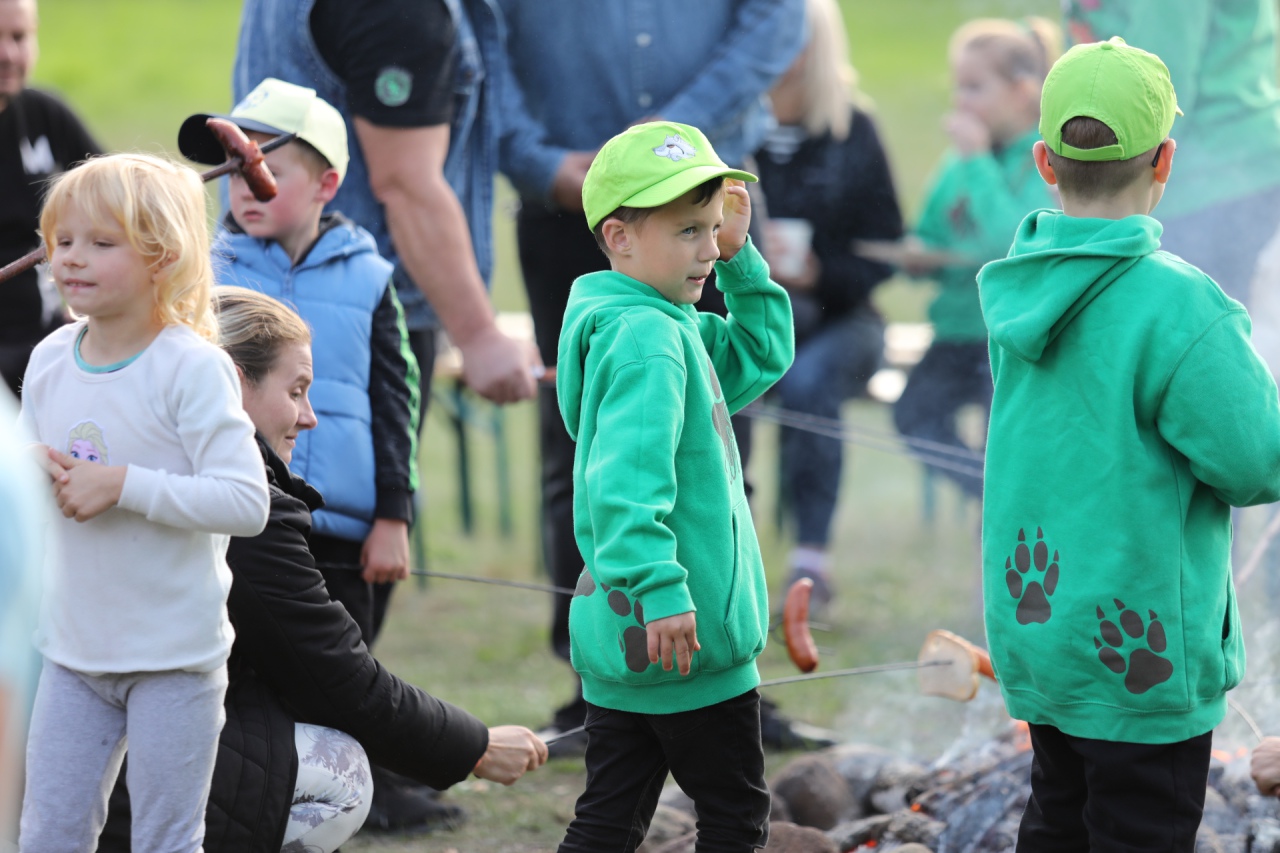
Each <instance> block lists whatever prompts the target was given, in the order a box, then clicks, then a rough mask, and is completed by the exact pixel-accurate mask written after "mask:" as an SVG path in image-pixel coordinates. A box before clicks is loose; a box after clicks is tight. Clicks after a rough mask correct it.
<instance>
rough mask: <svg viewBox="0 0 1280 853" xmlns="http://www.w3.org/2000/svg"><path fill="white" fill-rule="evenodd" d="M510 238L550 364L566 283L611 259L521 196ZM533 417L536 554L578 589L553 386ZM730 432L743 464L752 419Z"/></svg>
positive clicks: (563, 601) (566, 444)
mask: <svg viewBox="0 0 1280 853" xmlns="http://www.w3.org/2000/svg"><path fill="white" fill-rule="evenodd" d="M516 239H517V242H518V245H519V252H520V268H521V271H522V272H523V273H524V286H525V290H526V291H527V292H528V296H529V313H530V314H531V315H532V317H533V334H534V339H535V340H536V341H537V344H538V352H539V354H541V356H542V362H543V364H546V365H547V366H548V367H549V366H551V365H553V364H555V363H556V349H557V347H558V345H559V342H560V327H561V325H562V323H563V321H564V309H565V305H566V304H567V303H568V301H569V287H570V286H571V285H572V284H573V281H574V279H576V278H578V277H579V276H583V275H586V274H587V273H591V272H599V271H600V270H607V269H609V259H608V258H606V257H605V255H604V253H603V252H601V251H600V247H599V246H597V245H596V241H595V237H593V236H592V235H591V232H590V231H588V230H587V227H586V224H585V223H584V222H583V219H582V214H581V213H575V214H566V213H558V212H553V211H550V210H548V209H546V208H545V207H543V206H542V205H539V204H537V203H534V202H528V201H526V202H525V203H524V204H523V205H522V206H521V208H520V214H519V216H517V218H516ZM708 284H710V282H708ZM703 293H704V297H703V300H702V301H701V302H699V303H698V308H699V310H703V311H715V312H716V313H718V314H723V313H724V299H723V296H722V295H721V294H720V292H719V291H718V290H716V289H715V288H714V287H711V286H708V287H706V288H704V289H703ZM538 415H539V417H538V427H539V432H538V435H539V443H540V447H541V450H542V559H543V564H544V565H545V566H546V569H547V572H548V574H550V576H551V580H552V582H553V583H554V584H555V585H556V586H563V587H568V588H570V589H572V588H573V587H575V586H577V583H578V576H579V575H580V574H581V573H582V568H583V560H582V554H581V553H580V552H579V551H578V543H577V540H576V539H575V538H574V535H573V453H574V443H573V439H572V438H570V437H569V432H568V430H567V429H566V428H565V425H564V420H563V419H562V418H561V417H560V410H559V408H558V407H557V405H556V390H555V388H554V387H551V386H543V387H542V388H541V389H539V394H538ZM733 430H734V434H735V435H736V436H737V438H738V454H739V455H740V456H741V457H742V467H743V469H745V468H746V467H747V461H748V458H749V456H750V453H751V422H750V421H748V420H747V419H746V418H743V417H735V418H734V419H733ZM553 597H554V598H555V603H554V604H553V605H552V614H551V648H552V649H553V650H554V651H555V653H556V655H558V656H559V657H561V658H563V659H564V660H565V661H568V660H569V596H567V595H557V596H553ZM562 710H564V711H565V712H566V713H565V714H559V713H557V719H556V724H557V725H563V726H574V725H581V724H582V719H581V718H580V716H579V718H578V719H573V715H575V714H576V715H581V714H583V713H585V710H586V705H585V704H583V703H582V701H581V687H579V693H578V698H577V699H575V700H574V701H573V702H570V703H569V705H568V706H566V707H565V708H564V709H562Z"/></svg>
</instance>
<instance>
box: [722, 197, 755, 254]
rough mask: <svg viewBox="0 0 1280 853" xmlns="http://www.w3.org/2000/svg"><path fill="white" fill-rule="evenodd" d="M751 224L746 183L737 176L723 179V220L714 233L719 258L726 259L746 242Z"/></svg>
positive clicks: (749, 202)
mask: <svg viewBox="0 0 1280 853" xmlns="http://www.w3.org/2000/svg"><path fill="white" fill-rule="evenodd" d="M750 226H751V196H749V195H747V184H746V182H745V181H741V180H739V179H737V178H725V179H724V222H723V223H722V224H721V225H720V230H719V231H718V232H717V233H716V245H717V246H718V247H719V249H720V260H722V261H728V260H731V259H732V258H733V256H734V255H736V254H738V250H739V249H741V248H742V247H743V246H745V245H746V243H747V229H748V228H749V227H750Z"/></svg>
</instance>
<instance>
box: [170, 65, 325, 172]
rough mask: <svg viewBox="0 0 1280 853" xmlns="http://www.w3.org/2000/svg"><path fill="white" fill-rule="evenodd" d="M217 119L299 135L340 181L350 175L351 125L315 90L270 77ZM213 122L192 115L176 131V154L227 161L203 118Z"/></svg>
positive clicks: (199, 160) (200, 160) (198, 159)
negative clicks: (331, 168) (348, 142)
mask: <svg viewBox="0 0 1280 853" xmlns="http://www.w3.org/2000/svg"><path fill="white" fill-rule="evenodd" d="M214 115H216V117H217V118H225V119H228V120H229V121H231V122H233V123H234V124H236V125H238V126H239V127H240V128H241V129H242V130H255V131H257V132H259V133H269V134H271V135H272V136H279V135H280V134H282V133H296V134H298V138H299V139H301V140H303V141H304V142H306V143H308V144H309V145H311V147H312V148H314V149H316V150H317V151H319V152H320V154H321V156H323V157H324V159H326V160H328V161H329V165H330V166H332V167H333V168H334V169H336V170H337V172H338V178H339V179H342V178H345V177H346V175H347V163H348V161H349V160H350V156H349V152H348V151H347V124H346V122H345V121H344V120H343V118H342V114H341V113H339V112H338V111H337V109H335V108H334V107H333V105H331V104H330V103H329V102H328V101H326V100H324V99H323V98H321V97H320V96H319V95H317V94H316V90H315V89H308V88H307V87H306V86H297V85H294V84H293V83H286V82H285V81H284V80H277V79H276V78H274V77H268V78H266V79H265V80H263V81H262V82H261V83H259V84H258V85H257V86H256V87H255V88H254V90H253V91H252V92H250V93H249V94H247V95H245V96H244V100H242V101H241V102H240V103H238V104H236V106H235V109H233V110H232V111H231V113H230V115H217V114H214ZM209 117H210V114H209V113H198V114H196V115H193V116H190V117H188V118H187V120H186V121H184V122H183V123H182V127H181V128H180V129H179V130H178V150H179V151H181V152H182V156H184V157H186V158H187V159H188V160H192V161H194V162H196V163H210V164H214V163H221V162H222V161H223V160H225V159H227V152H226V151H223V150H222V146H221V145H220V144H219V143H218V140H217V137H215V136H214V135H213V133H212V132H211V131H210V130H209V129H208V127H206V126H205V119H207V118H209Z"/></svg>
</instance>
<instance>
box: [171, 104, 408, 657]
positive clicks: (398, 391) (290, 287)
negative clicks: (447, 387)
mask: <svg viewBox="0 0 1280 853" xmlns="http://www.w3.org/2000/svg"><path fill="white" fill-rule="evenodd" d="M207 118H208V116H207V115H194V116H191V117H190V118H188V119H187V120H186V121H185V122H184V123H183V125H182V129H181V130H180V131H179V134H178V147H179V149H180V150H181V151H182V153H183V154H184V155H185V156H186V157H188V158H189V159H191V160H195V161H197V162H202V163H217V162H220V161H221V160H222V159H224V157H225V154H224V152H223V150H222V148H221V146H220V145H219V144H218V142H217V141H216V140H215V139H214V137H213V135H212V134H211V133H210V132H209V130H208V129H207V128H206V127H205V119H207ZM226 118H228V119H230V120H231V121H233V122H235V123H236V124H237V125H238V126H239V127H240V128H241V129H242V130H244V131H245V133H246V134H248V135H249V137H250V138H252V139H254V140H255V141H257V142H259V143H262V142H265V141H267V140H269V139H271V138H273V137H275V136H278V135H280V134H281V133H290V132H293V133H297V135H298V136H297V139H296V140H294V141H292V142H289V143H288V144H286V145H283V146H281V147H280V148H277V149H276V150H274V151H272V152H270V153H268V154H267V155H266V161H267V166H268V167H269V168H270V169H271V172H272V174H273V175H275V177H276V182H277V184H278V186H279V192H278V193H277V195H276V197H275V198H274V199H272V200H271V201H269V202H261V201H258V200H257V199H256V198H254V197H253V193H252V192H250V190H249V188H248V187H247V186H246V184H245V181H244V180H243V178H240V177H238V176H236V175H235V174H233V176H232V178H231V186H230V207H231V209H230V211H228V213H227V216H226V219H225V220H224V221H223V228H222V231H221V233H220V234H219V235H218V239H217V241H216V243H215V245H214V256H215V257H214V264H215V269H216V270H217V276H218V282H219V284H230V285H240V286H242V287H249V288H253V289H254V290H258V291H261V292H263V293H266V294H267V295H269V296H274V297H275V298H277V299H279V300H281V301H282V302H285V303H287V304H289V305H291V306H292V307H293V308H295V309H296V310H297V311H298V313H299V314H300V315H301V316H302V318H303V319H304V320H306V321H307V323H308V324H309V325H310V326H311V328H312V331H313V334H314V342H315V345H314V347H313V351H314V357H315V382H314V384H313V385H312V386H311V391H310V396H311V402H312V405H313V406H314V407H315V411H316V415H317V417H318V418H319V421H320V423H319V426H317V427H316V428H315V429H314V430H312V431H310V432H304V433H300V434H299V435H297V436H296V437H295V441H296V442H297V446H296V447H295V448H294V451H293V461H292V463H291V465H290V467H291V468H292V469H293V471H294V473H296V474H298V475H299V476H301V477H302V478H303V479H305V480H307V481H308V482H309V483H310V484H311V485H313V486H315V487H316V488H317V489H318V490H319V491H320V493H321V494H322V495H324V499H325V507H324V509H321V510H318V511H317V512H315V513H314V514H313V527H312V531H311V537H310V540H309V544H310V546H311V552H312V554H313V555H314V556H315V558H316V562H317V565H318V566H319V568H320V569H321V571H322V573H323V574H324V576H325V582H326V584H327V585H328V587H329V592H330V594H331V595H332V596H333V597H334V598H335V599H336V600H338V601H340V602H342V604H343V605H345V606H346V608H347V610H348V612H350V613H351V615H352V617H353V618H354V619H355V620H356V622H357V623H358V624H359V625H360V630H361V633H362V634H363V636H364V639H365V642H366V643H368V644H369V645H372V644H373V641H374V639H375V638H376V636H377V633H378V629H379V627H380V626H381V622H382V617H383V616H384V615H385V613H386V602H387V601H388V600H389V598H390V592H391V589H392V583H393V582H394V581H397V580H402V579H404V578H406V577H408V573H409V537H408V527H409V523H410V521H411V520H412V517H413V505H414V504H413V496H414V492H415V491H416V489H417V486H418V473H417V461H416V459H417V436H418V398H419V384H418V380H419V375H418V363H417V360H416V359H415V358H414V357H413V354H412V353H411V352H410V350H409V346H408V334H407V332H406V331H405V324H404V315H403V311H402V310H401V307H400V303H399V301H398V300H397V298H396V291H395V287H394V286H393V285H392V283H391V264H389V263H388V262H387V261H386V260H384V259H383V258H382V257H380V256H379V255H378V250H377V246H376V244H375V242H374V239H373V237H372V236H371V235H370V234H369V232H367V231H365V230H364V229H363V228H361V227H360V226H358V225H356V224H354V223H352V222H351V221H349V220H348V219H346V218H345V217H343V216H342V215H341V214H328V215H323V209H324V206H325V204H326V203H327V202H328V201H330V200H331V199H332V198H333V197H334V195H335V194H336V193H337V191H338V187H339V186H340V185H341V184H342V179H343V177H344V175H345V174H346V169H347V162H348V154H347V131H346V126H345V124H344V122H343V120H342V116H341V115H340V114H339V113H338V111H337V110H336V109H334V108H333V107H332V106H331V105H330V104H328V103H326V102H325V101H323V100H322V99H320V98H319V97H317V96H316V93H315V91H314V90H312V89H307V88H304V87H301V86H295V85H293V84H291V83H285V82H283V81H281V80H276V79H274V78H268V79H266V80H264V81H263V82H262V83H261V84H259V85H258V87H257V88H256V89H254V90H253V91H252V92H250V93H249V94H248V95H247V96H246V97H245V98H244V100H243V101H241V102H240V103H239V104H237V105H236V107H235V109H233V110H232V111H231V114H230V115H229V116H226Z"/></svg>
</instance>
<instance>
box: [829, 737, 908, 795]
mask: <svg viewBox="0 0 1280 853" xmlns="http://www.w3.org/2000/svg"><path fill="white" fill-rule="evenodd" d="M831 754H832V757H833V759H834V761H835V768H836V772H837V773H839V774H840V775H841V776H843V777H844V781H845V783H846V784H848V786H849V793H851V794H852V795H853V798H854V800H855V801H857V802H858V804H859V805H860V806H862V807H863V808H864V809H865V808H866V805H867V803H869V802H870V797H871V786H872V785H873V784H874V783H875V780H876V777H877V776H879V775H880V770H881V768H883V767H884V766H885V765H886V764H888V763H889V762H890V761H894V760H897V755H895V754H894V753H892V752H890V751H889V750H887V749H881V748H880V747H878V746H869V745H868V744H865V743H846V744H841V745H840V746H837V747H836V748H835V749H833V750H832V751H831Z"/></svg>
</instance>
